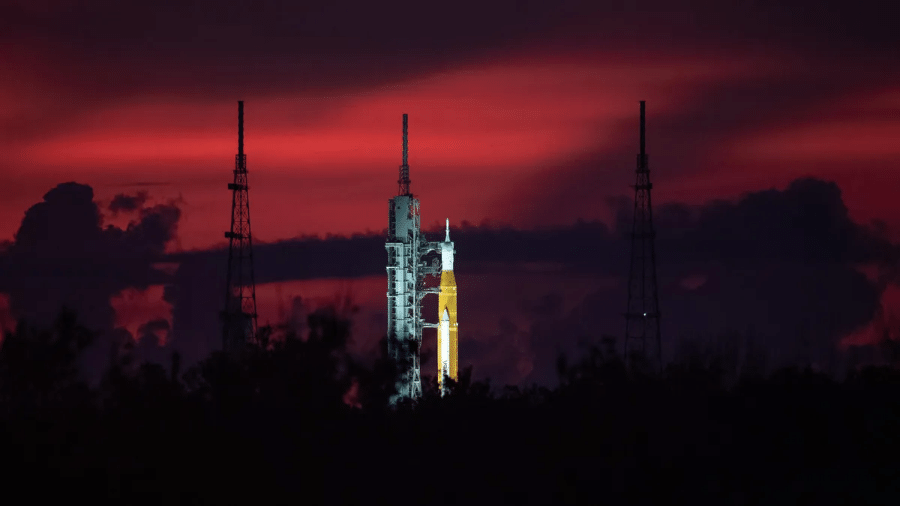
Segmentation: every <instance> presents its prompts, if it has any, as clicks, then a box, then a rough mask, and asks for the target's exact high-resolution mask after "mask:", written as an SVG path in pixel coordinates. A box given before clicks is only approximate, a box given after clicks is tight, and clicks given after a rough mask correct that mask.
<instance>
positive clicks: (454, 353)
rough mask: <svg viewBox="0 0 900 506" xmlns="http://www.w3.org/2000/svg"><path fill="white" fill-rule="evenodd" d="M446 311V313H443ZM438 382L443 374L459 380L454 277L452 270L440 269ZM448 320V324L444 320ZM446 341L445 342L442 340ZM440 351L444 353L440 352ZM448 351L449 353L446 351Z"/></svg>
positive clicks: (439, 382) (441, 380) (440, 382)
mask: <svg viewBox="0 0 900 506" xmlns="http://www.w3.org/2000/svg"><path fill="white" fill-rule="evenodd" d="M445 311H446V314H445ZM438 319H439V320H438V321H440V322H441V325H440V326H439V327H438V343H437V344H438V346H437V349H438V384H442V383H443V379H444V374H445V371H446V374H447V376H449V377H450V379H452V380H453V381H458V380H459V360H458V359H459V329H458V327H457V325H458V324H457V321H456V278H455V277H454V276H453V271H441V292H440V294H439V296H438ZM445 319H447V320H449V322H448V323H449V325H446V324H445V323H444V320H445ZM445 332H446V335H445ZM445 340H447V341H448V342H447V343H445V342H444V341H445ZM442 351H443V352H444V353H442ZM447 352H449V353H447Z"/></svg>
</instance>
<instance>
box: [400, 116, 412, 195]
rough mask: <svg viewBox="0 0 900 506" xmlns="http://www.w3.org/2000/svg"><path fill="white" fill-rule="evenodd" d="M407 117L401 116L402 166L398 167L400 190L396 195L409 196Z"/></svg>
mask: <svg viewBox="0 0 900 506" xmlns="http://www.w3.org/2000/svg"><path fill="white" fill-rule="evenodd" d="M408 125H409V124H408V116H407V115H406V114H404V115H403V165H401V166H400V179H399V180H398V181H397V182H398V183H399V185H400V190H399V192H398V193H397V195H409V196H412V193H410V192H409V183H410V181H409V127H408Z"/></svg>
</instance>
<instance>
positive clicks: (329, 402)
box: [0, 308, 900, 505]
mask: <svg viewBox="0 0 900 506" xmlns="http://www.w3.org/2000/svg"><path fill="white" fill-rule="evenodd" d="M350 328H351V327H350V321H349V320H348V319H347V318H346V317H344V316H341V314H339V313H338V312H335V311H332V310H329V309H327V308H326V309H321V310H319V311H316V312H314V313H313V314H311V315H310V317H309V319H308V325H307V332H306V333H305V334H304V335H299V334H298V333H297V332H296V331H295V330H293V329H291V328H287V327H279V328H264V329H262V330H261V331H260V334H259V336H257V340H256V342H255V343H253V345H251V346H248V347H247V349H246V350H245V351H244V352H243V353H241V354H235V355H227V354H223V353H216V354H213V355H212V356H210V357H209V358H207V359H206V360H204V361H203V362H201V363H199V364H197V365H196V366H192V367H190V368H187V370H182V366H181V360H180V357H179V356H178V355H177V354H173V356H172V357H171V362H170V363H169V364H165V366H164V365H160V364H151V363H144V364H139V363H136V361H135V359H134V357H133V356H132V354H131V350H132V349H133V348H132V347H131V346H125V347H124V348H123V350H121V352H119V353H115V354H113V355H112V356H111V360H110V365H109V368H108V370H107V371H106V373H105V375H104V376H103V380H102V381H101V382H100V383H99V384H98V385H97V386H93V387H92V386H89V385H88V384H87V383H85V382H83V381H82V380H80V379H79V374H78V371H77V368H76V363H77V358H78V355H79V353H80V352H81V351H82V350H84V349H85V348H86V347H87V346H88V345H89V344H90V342H91V340H92V338H93V336H92V334H91V332H89V331H88V330H87V329H85V328H83V327H81V326H79V325H78V323H77V321H76V319H75V317H74V315H72V314H71V313H68V312H64V313H63V314H62V315H61V316H60V317H59V318H58V320H57V321H56V322H55V323H54V324H53V325H52V326H51V327H50V328H49V329H39V328H34V327H32V326H29V325H27V324H25V323H21V324H19V325H18V327H17V328H16V329H15V330H13V331H11V332H8V333H7V334H6V336H5V339H4V341H3V343H2V349H0V409H2V419H0V424H2V439H0V441H2V443H0V456H2V459H4V461H5V463H6V464H7V465H6V466H5V469H6V471H5V474H4V478H5V479H4V482H5V490H6V491H7V494H8V495H9V496H10V497H14V496H16V494H20V493H21V494H24V495H21V496H19V497H23V498H27V499H28V500H29V501H38V502H40V501H45V500H53V499H56V500H59V499H65V500H66V501H82V500H88V501H90V503H92V504H96V503H114V504H167V505H168V504H237V503H240V504H282V503H325V504H368V503H378V504H610V503H613V504H661V503H669V504H729V505H730V504H767V505H768V504H876V503H877V504H890V503H892V502H893V501H896V500H898V499H900V490H898V488H900V478H898V477H900V474H898V471H900V464H898V463H897V459H898V458H900V437H898V434H900V373H898V371H897V370H895V369H891V368H886V367H882V368H866V369H861V370H851V371H850V372H849V373H848V374H847V377H846V378H844V379H843V380H841V381H838V380H837V379H835V378H833V377H831V376H828V375H825V374H822V373H819V372H815V371H813V370H812V369H810V368H791V369H781V370H778V371H775V372H774V373H772V374H768V375H764V374H761V373H760V372H759V371H760V369H759V368H758V367H751V366H746V367H745V368H744V369H742V371H740V372H736V371H735V367H736V366H735V364H736V362H735V361H734V360H729V359H728V358H727V356H726V357H725V358H723V357H722V356H717V355H715V354H711V353H710V352H709V350H706V349H701V348H697V347H694V348H691V349H687V350H684V351H683V353H682V358H681V359H680V360H679V361H677V362H676V363H673V364H670V365H669V366H668V367H667V368H666V370H665V371H664V372H663V373H662V374H657V375H653V374H634V373H633V372H631V371H630V370H629V368H626V367H625V365H624V364H623V363H622V361H621V359H620V357H619V356H618V355H617V353H616V343H615V341H614V340H612V339H611V338H604V339H603V340H601V341H600V342H599V343H598V344H599V345H598V346H595V347H589V348H588V349H587V350H586V352H585V353H584V354H583V356H581V357H578V358H577V359H575V360H569V359H567V358H566V357H559V359H558V360H557V372H558V376H559V386H558V387H557V388H555V389H552V390H551V389H548V388H543V387H539V386H531V387H520V386H506V387H503V388H492V387H491V385H490V383H489V382H487V381H474V380H473V379H472V370H471V368H469V369H465V370H463V371H461V374H460V378H459V381H456V382H454V381H448V383H449V389H450V391H449V393H448V394H447V395H445V396H443V397H442V396H441V395H440V391H439V389H438V386H437V381H436V379H435V378H425V379H424V381H423V383H424V385H423V386H424V395H423V397H422V399H421V400H420V401H419V402H418V403H417V404H416V405H414V406H412V405H403V406H399V407H398V408H397V409H390V408H389V407H388V396H389V395H390V393H391V392H390V388H391V386H392V385H393V384H394V383H393V374H394V370H393V369H392V365H391V364H390V363H389V362H388V361H386V360H385V359H384V355H385V350H386V344H385V342H384V341H382V343H381V345H382V347H381V356H380V357H378V359H377V360H376V361H375V365H374V366H371V367H366V366H363V365H361V364H359V363H357V362H356V361H354V359H353V358H352V357H351V356H350V355H349V354H348V353H347V351H346V345H347V342H348V339H349V338H350ZM741 363H742V364H748V363H749V364H752V363H755V362H753V360H751V361H750V362H747V361H744V362H741Z"/></svg>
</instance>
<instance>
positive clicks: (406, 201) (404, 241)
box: [385, 114, 424, 404]
mask: <svg viewBox="0 0 900 506" xmlns="http://www.w3.org/2000/svg"><path fill="white" fill-rule="evenodd" d="M408 150H409V144H408V132H407V115H406V114H404V115H403V164H402V165H401V166H400V179H399V180H398V181H397V182H398V184H399V190H398V192H397V196H396V197H394V198H392V199H390V201H389V202H388V203H389V205H388V237H387V243H386V244H385V247H386V248H387V254H388V263H387V281H388V292H387V314H388V318H387V320H388V329H387V348H388V356H389V357H391V359H392V360H393V361H394V363H395V364H396V366H397V382H396V388H397V393H396V394H395V395H394V397H392V398H391V403H392V404H394V403H396V402H397V400H399V399H401V398H409V399H417V398H419V397H420V396H421V395H422V380H421V378H420V372H419V348H420V346H421V344H422V319H421V305H420V304H419V301H420V300H421V298H420V297H419V293H418V292H419V289H420V288H422V281H423V277H424V276H423V273H420V272H419V267H420V266H419V243H420V238H419V201H418V200H417V199H416V198H414V197H413V194H412V193H411V192H410V190H409V183H410V180H409V164H408V159H407V154H408Z"/></svg>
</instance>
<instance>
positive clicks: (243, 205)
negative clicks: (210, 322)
mask: <svg viewBox="0 0 900 506" xmlns="http://www.w3.org/2000/svg"><path fill="white" fill-rule="evenodd" d="M228 189H229V190H231V231H230V232H225V238H226V239H228V274H227V277H226V281H225V285H226V286H225V309H224V310H223V311H222V349H223V350H224V351H226V352H235V351H238V350H240V349H241V348H243V346H244V345H245V344H246V343H247V342H248V341H250V340H251V339H253V337H254V336H255V335H256V283H255V281H254V278H253V240H252V239H251V235H250V193H249V187H248V186H247V155H245V154H244V102H243V101H238V153H237V155H236V156H235V158H234V182H233V183H229V184H228Z"/></svg>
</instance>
